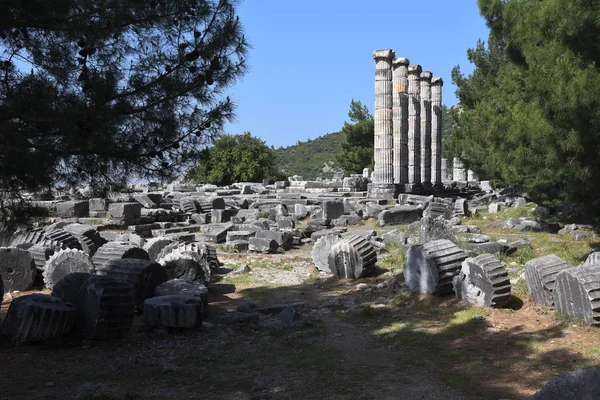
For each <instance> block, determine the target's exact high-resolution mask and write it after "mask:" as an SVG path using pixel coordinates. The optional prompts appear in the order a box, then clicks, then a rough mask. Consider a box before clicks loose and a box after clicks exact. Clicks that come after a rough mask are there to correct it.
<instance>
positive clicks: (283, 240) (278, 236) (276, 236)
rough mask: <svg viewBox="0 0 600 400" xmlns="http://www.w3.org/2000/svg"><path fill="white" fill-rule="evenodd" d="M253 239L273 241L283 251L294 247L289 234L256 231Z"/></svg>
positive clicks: (292, 239) (292, 238)
mask: <svg viewBox="0 0 600 400" xmlns="http://www.w3.org/2000/svg"><path fill="white" fill-rule="evenodd" d="M255 237H256V238H257V239H270V240H275V241H276V242H277V244H278V245H279V246H281V247H282V248H284V249H285V250H289V249H291V248H292V247H293V245H294V237H293V236H292V235H291V234H290V233H289V232H280V231H258V232H256V236H255Z"/></svg>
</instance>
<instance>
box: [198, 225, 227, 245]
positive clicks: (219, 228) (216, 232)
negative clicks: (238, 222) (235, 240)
mask: <svg viewBox="0 0 600 400" xmlns="http://www.w3.org/2000/svg"><path fill="white" fill-rule="evenodd" d="M232 229H233V224H232V223H226V224H215V225H213V226H211V227H210V228H209V229H208V230H207V232H206V234H205V235H204V238H205V240H206V241H207V242H211V243H223V242H225V240H226V239H227V232H229V231H230V230H232Z"/></svg>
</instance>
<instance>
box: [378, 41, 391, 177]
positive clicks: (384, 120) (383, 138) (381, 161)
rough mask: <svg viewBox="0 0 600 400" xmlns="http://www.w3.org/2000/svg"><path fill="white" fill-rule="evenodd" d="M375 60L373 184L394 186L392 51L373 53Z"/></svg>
mask: <svg viewBox="0 0 600 400" xmlns="http://www.w3.org/2000/svg"><path fill="white" fill-rule="evenodd" d="M373 58H374V59H375V145H374V148H375V171H374V173H373V184H374V185H376V186H378V185H383V186H385V185H391V186H392V187H393V184H394V171H393V154H392V149H393V114H392V111H393V110H392V108H393V107H392V105H393V95H392V91H393V87H392V59H394V58H395V55H394V52H393V51H392V50H389V49H386V50H377V51H374V52H373Z"/></svg>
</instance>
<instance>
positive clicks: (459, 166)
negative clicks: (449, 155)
mask: <svg viewBox="0 0 600 400" xmlns="http://www.w3.org/2000/svg"><path fill="white" fill-rule="evenodd" d="M452 165H453V174H452V180H453V181H455V182H466V181H467V171H465V164H463V162H462V160H461V159H460V158H457V157H454V159H453V160H452Z"/></svg>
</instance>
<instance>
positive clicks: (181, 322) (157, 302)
mask: <svg viewBox="0 0 600 400" xmlns="http://www.w3.org/2000/svg"><path fill="white" fill-rule="evenodd" d="M202 310H203V304H202V299H200V298H199V297H195V296H185V295H168V296H158V297H153V298H150V299H146V300H145V301H144V322H145V323H146V324H148V325H150V326H164V327H167V328H197V327H200V326H202V312H203V311H202Z"/></svg>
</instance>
